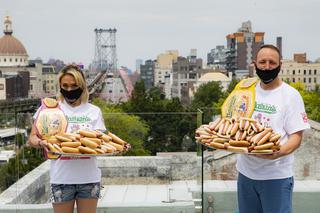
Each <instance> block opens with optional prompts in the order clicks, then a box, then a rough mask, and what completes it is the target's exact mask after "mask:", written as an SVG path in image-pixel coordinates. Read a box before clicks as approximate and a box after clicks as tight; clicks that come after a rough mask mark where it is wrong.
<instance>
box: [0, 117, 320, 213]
mask: <svg viewBox="0 0 320 213" xmlns="http://www.w3.org/2000/svg"><path fill="white" fill-rule="evenodd" d="M119 115H120V114H119ZM139 116H151V117H152V116H153V117H154V118H156V117H160V118H162V119H163V120H166V119H167V118H173V117H176V118H177V119H178V120H181V121H182V120H186V121H188V122H187V123H184V124H188V125H190V127H191V128H190V129H192V128H193V127H195V126H199V125H200V124H201V122H205V123H206V122H207V121H208V120H210V119H212V116H213V115H212V114H210V111H204V112H191V113H156V112H155V113H151V114H150V113H145V114H140V115H139ZM31 117H32V115H31V114H27V113H25V114H5V115H4V116H3V117H2V120H1V121H2V122H1V124H0V125H1V126H2V128H6V127H17V128H20V129H21V128H24V129H26V130H27V132H29V130H30V125H31ZM310 123H311V126H312V129H311V130H308V131H306V133H305V134H304V138H303V143H302V145H301V147H300V148H299V150H298V151H297V152H296V155H295V157H296V159H295V180H296V181H295V188H294V198H293V200H294V201H293V206H294V212H308V213H318V212H319V208H320V203H319V200H320V181H319V180H320V157H319V156H320V155H319V152H320V151H319V150H320V144H319V139H320V138H319V137H320V124H319V123H316V122H313V121H310ZM165 125H166V128H167V129H171V130H173V132H175V133H177V132H180V131H183V130H182V129H181V128H180V127H179V125H177V124H176V123H174V122H170V123H166V124H165ZM152 131H155V130H152V129H150V131H149V133H148V134H150V135H152V134H153V132H152ZM165 138H166V139H167V140H166V141H162V142H161V143H159V142H158V141H154V140H155V139H154V138H152V137H149V138H148V139H149V140H150V142H152V143H154V144H156V148H159V150H160V151H159V152H156V153H155V154H154V155H150V156H133V155H125V156H112V157H98V165H99V168H100V169H101V173H102V185H103V186H104V188H103V189H102V193H101V198H100V199H99V202H98V209H97V212H98V213H105V212H108V213H110V212H112V213H122V212H123V213H124V212H130V213H138V212H139V213H140V212H153V213H158V212H159V213H160V212H161V213H165V212H168V213H169V212H170V213H200V212H203V213H211V212H214V213H227V212H228V213H230V212H237V199H236V176H237V173H236V170H235V168H234V164H235V158H236V154H233V153H229V152H224V151H220V150H218V151H217V150H206V149H205V148H204V147H202V146H200V145H195V143H194V140H193V135H192V132H188V131H186V133H185V134H184V136H183V137H181V141H180V143H179V144H180V145H179V146H175V147H176V148H175V149H172V150H170V152H161V150H162V149H161V148H162V147H163V146H167V147H168V146H169V145H170V143H173V142H174V139H173V137H172V135H170V133H168V132H167V133H166V137H165ZM128 142H129V143H130V140H128ZM25 146H26V138H24V137H22V139H19V140H18V139H17V138H16V139H15V141H14V142H13V145H12V144H11V145H8V146H1V150H4V149H12V150H15V151H18V150H20V154H19V155H15V156H14V159H15V164H14V165H15V167H14V168H15V169H14V170H15V171H14V172H13V174H14V175H15V176H14V177H15V178H16V179H17V181H16V182H15V183H14V184H12V185H11V186H10V187H9V188H7V189H6V190H4V191H2V193H1V194H0V212H4V213H5V212H8V213H9V212H10V213H11V212H25V213H27V212H30V213H31V212H32V213H34V212H53V210H52V207H51V204H50V202H49V170H50V162H49V161H50V160H47V161H44V162H43V163H41V164H40V165H39V166H38V167H36V168H35V169H33V170H32V171H30V172H28V173H26V174H25V175H24V176H23V174H22V173H23V168H24V167H25V166H26V165H29V163H30V162H28V161H27V159H26V156H27V153H26V151H25V152H23V150H24V149H23V148H24V147H25ZM155 150H157V149H155ZM35 155H37V156H38V157H39V158H41V157H42V153H41V151H40V150H37V152H36V153H35ZM1 176H3V174H1ZM2 183H3V182H2Z"/></svg>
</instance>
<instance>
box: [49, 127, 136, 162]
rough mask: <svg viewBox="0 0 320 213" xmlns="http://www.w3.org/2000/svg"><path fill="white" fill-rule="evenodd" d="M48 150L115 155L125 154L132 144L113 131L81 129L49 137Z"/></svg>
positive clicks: (66, 153) (71, 154) (75, 154)
mask: <svg viewBox="0 0 320 213" xmlns="http://www.w3.org/2000/svg"><path fill="white" fill-rule="evenodd" d="M47 142H48V143H47V144H48V151H49V153H51V154H54V155H58V156H113V155H119V154H124V153H125V152H127V151H128V150H129V149H130V148H131V146H130V144H129V143H127V142H125V141H124V140H122V139H121V138H119V137H118V136H116V135H115V134H113V133H112V132H110V131H109V132H108V133H103V132H100V131H97V130H94V131H93V130H79V131H78V133H61V134H57V135H54V136H51V137H50V138H49V139H47Z"/></svg>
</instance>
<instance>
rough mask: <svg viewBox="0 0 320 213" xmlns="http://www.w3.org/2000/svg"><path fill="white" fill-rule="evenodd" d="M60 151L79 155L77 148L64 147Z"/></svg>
mask: <svg viewBox="0 0 320 213" xmlns="http://www.w3.org/2000/svg"><path fill="white" fill-rule="evenodd" d="M61 149H62V151H63V152H64V153H75V154H79V153H80V152H79V149H78V148H72V147H67V146H64V147H62V148H61Z"/></svg>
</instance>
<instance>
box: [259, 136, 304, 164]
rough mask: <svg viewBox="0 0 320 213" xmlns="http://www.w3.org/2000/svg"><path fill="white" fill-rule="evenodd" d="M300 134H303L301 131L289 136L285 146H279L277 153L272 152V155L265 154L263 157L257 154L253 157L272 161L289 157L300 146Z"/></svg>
mask: <svg viewBox="0 0 320 213" xmlns="http://www.w3.org/2000/svg"><path fill="white" fill-rule="evenodd" d="M302 134H303V131H299V132H295V133H292V134H291V135H289V137H288V141H287V142H286V143H285V144H283V145H281V147H280V150H279V151H278V152H274V153H272V154H265V155H261V154H260V155H259V154H258V155H254V156H255V157H257V158H263V159H269V160H274V159H277V158H280V157H283V156H286V155H289V154H291V153H292V152H294V151H295V150H296V149H298V148H299V146H300V144H301V139H302Z"/></svg>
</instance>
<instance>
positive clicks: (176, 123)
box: [122, 82, 195, 155]
mask: <svg viewBox="0 0 320 213" xmlns="http://www.w3.org/2000/svg"><path fill="white" fill-rule="evenodd" d="M122 107H123V110H124V111H125V112H127V113H133V114H135V115H137V116H139V117H141V118H142V119H143V120H145V121H146V123H147V124H148V126H149V127H150V132H149V136H148V138H147V140H146V141H145V142H144V147H145V148H146V149H147V150H148V151H150V152H151V154H153V155H154V154H156V153H157V152H167V151H180V150H181V144H182V141H183V138H184V137H185V135H187V134H189V132H193V131H194V129H195V125H194V124H195V119H194V118H192V116H191V115H190V114H188V113H187V112H186V110H185V109H184V107H183V106H182V104H181V102H180V100H179V99H177V98H173V99H171V100H168V99H165V95H164V94H163V92H162V91H161V90H160V89H159V88H156V87H153V88H151V89H150V90H149V91H146V90H145V89H144V85H142V83H141V82H138V83H136V85H135V88H134V91H133V95H132V97H131V99H130V100H129V101H128V102H127V103H125V104H123V105H122ZM181 112H186V113H181ZM192 119H193V120H192ZM192 121H194V122H193V123H192Z"/></svg>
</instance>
